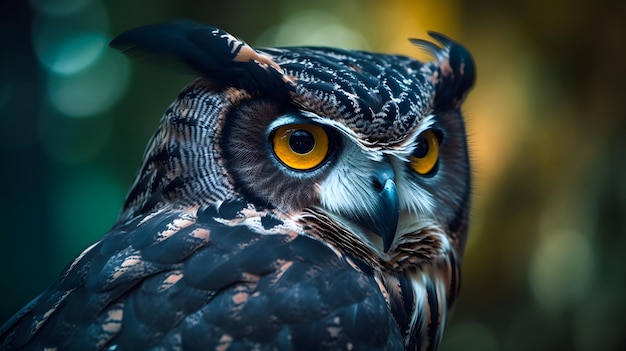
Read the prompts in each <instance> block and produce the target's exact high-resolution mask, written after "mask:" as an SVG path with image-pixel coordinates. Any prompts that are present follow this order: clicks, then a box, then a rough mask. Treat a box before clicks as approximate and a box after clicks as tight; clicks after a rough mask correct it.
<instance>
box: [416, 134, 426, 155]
mask: <svg viewBox="0 0 626 351" xmlns="http://www.w3.org/2000/svg"><path fill="white" fill-rule="evenodd" d="M426 155H428V140H426V138H425V137H424V136H423V135H421V136H420V137H418V138H417V147H416V148H415V151H413V156H415V157H417V158H424V157H426Z"/></svg>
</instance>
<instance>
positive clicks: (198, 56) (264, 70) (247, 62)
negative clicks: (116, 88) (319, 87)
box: [110, 20, 292, 95]
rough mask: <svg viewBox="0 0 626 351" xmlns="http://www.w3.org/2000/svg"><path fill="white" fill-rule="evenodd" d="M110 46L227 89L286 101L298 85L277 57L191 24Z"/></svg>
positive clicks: (150, 28)
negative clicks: (180, 66) (281, 97)
mask: <svg viewBox="0 0 626 351" xmlns="http://www.w3.org/2000/svg"><path fill="white" fill-rule="evenodd" d="M110 46H111V47H112V48H115V49H118V50H120V51H122V52H123V53H125V54H126V55H128V56H130V57H136V56H139V57H148V58H151V59H156V60H157V61H161V62H175V63H179V64H180V63H182V64H183V65H184V66H185V67H187V68H189V69H191V70H192V71H194V72H196V73H198V74H200V75H202V76H203V77H205V78H206V79H208V80H210V81H212V82H214V83H215V84H216V85H218V86H219V87H221V88H227V87H235V88H240V89H245V90H246V91H249V92H251V93H252V92H259V93H261V94H269V95H276V94H281V95H284V94H286V93H287V92H288V91H289V90H290V89H291V87H290V86H291V85H292V84H291V80H290V79H289V78H288V77H286V76H285V75H284V73H283V71H282V69H281V68H280V66H279V65H278V64H276V63H275V62H274V61H273V60H272V58H271V57H269V56H267V55H266V54H263V53H259V52H257V51H256V50H254V49H253V48H252V47H251V46H249V45H248V44H246V43H245V42H243V41H241V40H239V39H237V38H236V37H234V36H233V35H231V34H229V33H226V32H224V31H222V30H220V29H218V28H215V27H211V26H206V25H203V24H200V23H197V22H194V21H190V20H179V21H174V22H168V23H160V24H152V25H147V26H143V27H139V28H135V29H131V30H129V31H127V32H124V33H122V34H120V35H119V36H117V37H116V38H115V39H113V41H111V43H110Z"/></svg>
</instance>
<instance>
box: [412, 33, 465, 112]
mask: <svg viewBox="0 0 626 351" xmlns="http://www.w3.org/2000/svg"><path fill="white" fill-rule="evenodd" d="M428 34H429V35H430V36H431V37H432V38H433V39H435V40H437V41H438V42H439V43H441V44H442V45H443V46H438V45H437V44H434V43H432V42H429V41H426V40H422V39H414V38H411V39H409V41H411V43H413V44H415V45H417V46H419V47H422V48H424V49H425V50H426V51H428V52H429V53H431V54H432V55H433V56H434V57H435V59H436V62H435V67H436V68H437V69H436V71H435V72H433V73H434V76H433V80H434V81H435V84H436V85H437V88H436V93H435V106H442V105H449V104H452V105H453V106H455V107H459V106H460V105H461V103H462V102H463V100H464V99H465V97H466V96H467V93H468V92H469V90H470V88H471V87H472V86H473V85H474V82H475V80H476V66H475V64H474V58H473V57H472V55H471V54H470V52H469V51H468V50H467V49H466V48H465V47H463V46H462V45H460V44H459V43H457V42H455V41H453V40H452V39H450V38H448V37H446V36H445V35H443V34H440V33H436V32H428Z"/></svg>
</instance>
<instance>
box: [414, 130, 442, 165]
mask: <svg viewBox="0 0 626 351" xmlns="http://www.w3.org/2000/svg"><path fill="white" fill-rule="evenodd" d="M438 159H439V140H438V139H437V136H436V135H435V133H434V132H433V131H432V130H427V131H425V132H424V133H422V134H421V135H420V136H419V137H418V138H417V148H416V149H415V151H414V152H413V156H411V157H409V160H410V161H411V167H412V168H413V170H415V172H417V173H419V174H422V175H424V174H427V173H429V172H430V171H432V170H433V168H435V165H436V164H437V160H438Z"/></svg>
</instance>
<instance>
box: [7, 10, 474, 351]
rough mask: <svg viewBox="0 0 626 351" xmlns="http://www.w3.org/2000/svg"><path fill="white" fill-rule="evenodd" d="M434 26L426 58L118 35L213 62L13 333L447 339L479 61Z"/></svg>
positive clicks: (196, 35) (190, 26)
mask: <svg viewBox="0 0 626 351" xmlns="http://www.w3.org/2000/svg"><path fill="white" fill-rule="evenodd" d="M432 36H433V37H434V38H435V39H437V40H438V41H440V42H441V43H442V44H443V47H439V46H436V45H434V44H432V43H428V42H425V41H421V40H413V41H414V42H415V43H416V44H418V45H420V46H423V47H426V48H427V49H428V50H430V51H431V52H432V53H433V54H434V56H435V58H436V61H435V62H431V63H422V62H418V61H415V60H412V59H410V58H408V57H404V56H393V55H384V54H376V53H367V52H355V51H346V50H341V49H333V48H306V47H296V48H276V49H261V50H255V49H253V48H252V47H250V46H249V45H247V44H245V43H244V42H242V41H240V40H238V39H236V38H235V37H233V36H232V35H230V34H228V33H225V32H223V31H221V30H219V29H216V28H213V27H207V26H204V25H200V24H197V23H193V22H189V21H179V22H173V23H169V24H158V25H151V26H146V27H141V28H138V29H134V30H131V31H129V32H127V33H124V34H122V35H120V36H119V37H117V38H116V39H114V40H113V42H112V43H111V45H112V46H113V47H115V48H118V49H121V50H123V51H124V52H126V53H128V54H130V55H144V56H145V55H154V57H158V58H161V59H165V60H170V61H171V60H174V61H178V62H179V63H180V62H182V63H183V64H184V65H185V66H187V67H189V68H190V69H192V70H193V71H195V72H197V73H198V74H200V76H201V77H200V78H198V79H197V80H196V81H194V82H192V83H191V84H190V85H188V86H187V87H186V88H184V89H183V91H181V93H180V94H179V96H178V98H177V99H176V101H174V102H173V103H172V105H171V106H170V107H169V108H168V109H167V111H166V112H165V114H164V116H163V119H162V120H161V122H160V124H159V126H158V128H157V131H156V133H155V135H154V136H153V138H152V140H151V141H150V143H149V144H148V147H147V149H146V152H145V155H144V159H143V164H142V166H141V168H140V170H139V174H138V175H137V178H136V180H135V182H134V184H133V186H132V187H131V190H130V191H129V193H128V195H127V198H126V201H125V203H124V207H123V210H122V213H121V214H120V217H119V219H118V221H117V223H116V224H115V225H114V226H113V228H112V229H111V231H110V232H109V233H107V234H105V235H104V236H103V237H102V238H101V239H100V240H99V241H98V242H97V243H95V244H94V245H92V246H91V247H89V248H87V249H86V250H85V251H84V252H83V253H82V254H81V255H80V256H79V257H78V258H76V259H75V260H74V262H72V263H71V264H70V265H69V266H68V267H67V268H66V270H65V271H64V272H63V273H62V275H61V277H60V278H59V280H58V281H57V282H55V283H54V284H53V285H52V286H51V287H50V288H49V289H47V290H46V291H45V292H43V293H42V294H41V295H40V296H39V297H38V298H37V299H35V300H34V301H33V302H32V303H30V304H29V305H27V306H26V307H24V308H23V309H22V310H21V311H20V312H19V313H17V314H16V315H15V316H14V317H13V318H12V319H11V320H9V321H8V322H7V323H6V324H5V325H4V326H3V327H2V329H0V335H1V338H0V348H2V349H22V348H25V349H43V348H58V349H80V350H86V349H111V350H113V349H132V350H135V349H149V348H151V349H157V348H159V349H186V350H187V349H188V350H194V349H203V350H204V349H215V350H225V349H231V350H232V349H237V350H248V349H260V350H303V349H316V350H352V349H353V350H397V349H402V348H404V349H406V350H435V349H436V348H437V346H438V344H439V342H440V340H441V336H442V331H443V326H444V324H445V321H446V318H447V314H446V313H447V311H448V310H449V308H450V307H451V306H452V305H453V303H454V301H455V298H456V296H457V294H458V289H459V278H460V262H461V260H462V254H463V248H464V245H465V237H466V234H467V226H468V212H469V210H468V209H469V198H470V184H469V183H470V171H469V169H470V168H469V160H468V153H467V147H466V141H465V131H464V125H463V119H462V115H461V112H460V105H461V103H462V101H463V100H464V98H465V96H466V94H467V92H468V90H469V88H470V87H471V86H472V84H473V81H474V77H475V71H474V64H473V60H472V58H471V56H470V54H469V53H468V51H467V50H465V49H464V48H462V47H461V46H460V45H458V44H456V43H454V42H453V41H452V40H450V39H448V38H446V37H444V36H442V35H440V34H432ZM294 131H297V132H298V133H297V134H293V133H294ZM293 135H297V138H294V137H293ZM285 140H286V141H285ZM294 145H296V146H295V147H294ZM309 149H312V150H311V151H310V153H307V152H308V151H307V150H309Z"/></svg>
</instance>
